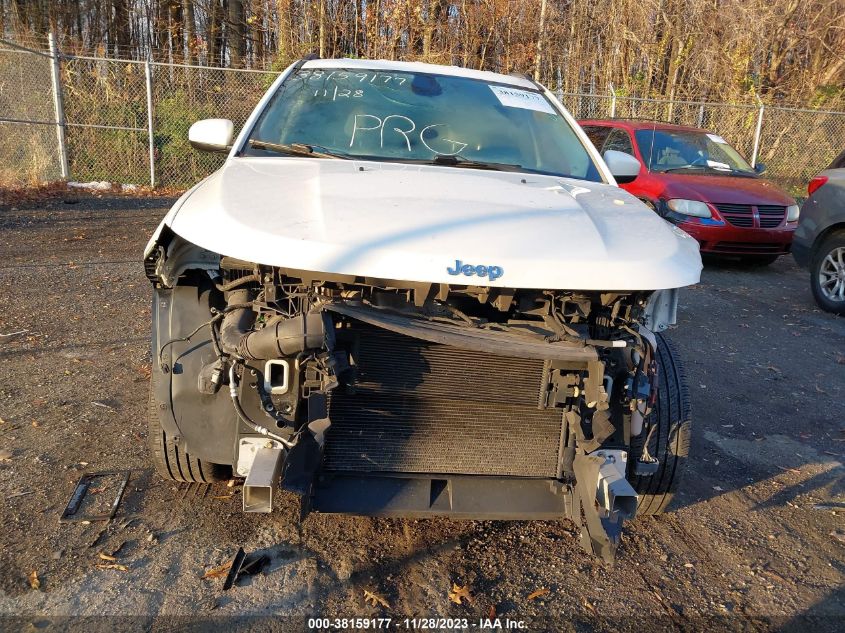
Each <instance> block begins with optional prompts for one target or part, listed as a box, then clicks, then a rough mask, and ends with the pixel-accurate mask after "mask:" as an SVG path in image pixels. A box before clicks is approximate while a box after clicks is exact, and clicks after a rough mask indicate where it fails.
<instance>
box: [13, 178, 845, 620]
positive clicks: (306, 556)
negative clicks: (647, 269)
mask: <svg viewBox="0 0 845 633" xmlns="http://www.w3.org/2000/svg"><path fill="white" fill-rule="evenodd" d="M68 195H70V194H68ZM73 200H76V202H75V203H73V204H68V203H67V202H66V201H64V200H63V199H62V198H61V197H59V198H56V199H53V200H51V201H49V202H47V203H40V204H29V205H28V206H23V207H21V208H9V207H5V208H0V305H2V308H0V333H2V335H3V336H2V338H0V418H2V420H0V451H2V453H0V457H2V461H0V508H2V514H0V516H2V529H0V547H2V549H0V627H2V628H6V627H7V626H8V627H9V628H15V629H21V630H39V631H51V630H59V629H61V628H62V627H64V626H65V625H68V624H71V623H69V622H68V621H67V620H63V619H62V616H92V617H91V618H90V619H86V620H81V621H77V622H74V623H72V624H73V625H76V626H78V628H89V629H90V628H91V627H93V626H95V625H97V624H100V625H102V626H103V628H108V629H109V630H114V629H116V628H143V629H145V630H176V629H180V630H181V629H184V628H186V627H188V626H189V625H195V628H199V625H197V623H196V621H194V620H190V619H180V617H182V616H196V617H200V618H206V619H207V620H205V621H204V622H203V623H202V624H203V626H208V625H218V626H220V627H224V628H229V627H231V626H233V625H235V624H237V625H240V626H242V627H244V628H249V627H256V628H257V627H259V626H260V627H261V628H262V630H266V629H267V628H276V629H279V630H288V629H292V630H303V629H307V624H308V623H307V618H309V617H315V616H317V617H328V618H334V617H354V616H371V617H392V618H394V619H395V620H404V618H405V617H427V616H441V617H457V618H468V619H469V630H475V629H478V628H479V621H478V618H486V617H488V616H490V615H492V613H493V612H494V611H495V614H496V615H497V616H498V617H500V618H503V619H502V621H501V622H502V625H503V626H504V625H505V620H504V618H510V619H511V620H512V621H521V622H523V624H524V626H525V627H527V630H531V631H540V630H555V631H567V630H588V629H591V628H594V627H596V626H598V627H600V628H615V629H617V630H618V629H623V630H625V629H630V630H635V629H636V630H653V629H656V628H663V629H666V630H671V629H686V628H688V629H694V628H696V629H697V628H703V627H705V626H707V627H708V628H710V629H722V628H724V629H737V630H757V629H760V630H769V629H774V630H795V631H799V630H806V629H808V628H810V627H812V628H813V629H815V630H817V631H825V630H831V631H832V630H836V629H837V628H838V627H841V626H842V622H843V621H845V590H843V580H845V521H843V517H845V487H843V479H842V476H843V465H842V464H843V455H844V454H845V320H843V319H837V318H835V317H833V316H831V315H828V314H824V313H821V312H819V311H818V310H816V308H815V306H814V304H813V303H812V300H811V297H810V292H809V288H808V284H807V279H806V273H805V272H803V271H800V270H798V269H797V268H796V267H795V266H794V263H793V262H792V261H791V259H789V258H783V259H782V260H781V261H778V262H777V263H776V264H775V265H773V266H771V267H769V268H757V269H743V268H740V267H737V266H730V265H725V264H721V265H708V267H707V268H706V270H705V272H704V278H703V283H702V284H701V285H699V286H698V287H696V288H693V289H689V290H687V291H685V292H684V294H683V296H682V308H681V311H680V315H679V320H680V322H679V324H678V327H677V329H676V330H674V331H673V332H672V333H671V336H672V338H673V340H674V341H675V342H676V343H677V344H678V346H679V347H680V349H681V351H682V353H683V355H684V358H685V360H686V365H687V371H688V374H689V378H690V388H691V391H692V400H693V414H694V423H695V427H694V428H695V431H694V433H695V435H694V444H693V460H692V463H691V465H690V468H691V472H689V473H688V477H687V480H686V482H687V485H686V492H685V494H683V495H682V496H681V498H680V499H678V500H677V502H676V504H675V508H674V510H673V511H672V512H671V513H669V514H667V515H665V516H663V517H659V518H645V519H639V520H637V521H635V522H633V523H632V524H630V525H629V527H628V530H627V534H626V537H625V542H624V545H623V547H622V549H621V552H620V556H619V559H618V561H617V563H616V564H615V565H614V566H610V565H607V564H603V563H601V562H599V561H597V560H594V559H592V558H591V557H589V556H587V555H586V554H585V553H583V552H582V551H581V549H580V548H579V547H578V545H577V542H576V538H575V537H576V535H575V533H574V530H573V526H572V525H571V524H569V523H567V522H535V523H522V522H514V523H504V522H450V521H445V520H429V521H402V520H385V519H369V518H359V517H343V516H329V515H311V516H310V517H309V518H308V519H307V520H306V521H305V522H304V523H303V524H302V525H298V524H297V521H296V508H297V506H296V504H295V503H294V501H293V500H290V499H286V500H285V503H284V504H283V506H284V507H282V508H280V509H278V510H277V511H276V512H275V513H274V514H273V515H272V516H266V515H244V514H242V513H241V511H240V505H241V498H240V492H239V488H238V487H237V486H236V487H233V488H227V487H226V486H225V485H221V486H215V487H211V488H209V489H206V488H199V487H193V488H189V487H187V486H183V487H180V486H177V485H174V484H173V483H167V482H164V481H162V480H161V479H159V478H157V477H156V476H154V474H153V473H152V472H151V470H150V467H149V462H148V459H147V452H146V445H145V436H146V421H145V404H146V397H147V378H148V375H149V363H150V355H149V349H148V333H149V318H150V307H149V300H150V299H149V297H150V293H149V286H148V282H147V281H146V279H145V277H144V274H143V270H142V266H141V263H140V253H141V250H142V248H143V246H144V243H145V242H146V240H147V237H148V235H149V234H150V232H151V231H152V230H153V228H154V227H155V225H156V224H157V222H158V221H159V219H160V218H161V216H162V215H163V214H164V212H165V210H166V208H167V207H168V206H169V205H170V204H171V202H172V200H170V199H140V200H134V199H129V198H120V197H115V198H103V199H95V198H87V197H84V196H83V197H82V198H81V199H80V198H79V196H76V197H74V198H73ZM16 332H20V333H18V334H15V333H16ZM120 468H129V469H132V479H131V481H130V484H129V487H128V489H127V493H126V495H125V498H124V500H123V503H122V504H121V506H120V508H119V510H118V513H117V516H116V518H115V520H114V521H113V522H112V523H111V524H110V525H109V527H108V528H107V529H105V531H102V525H101V524H99V523H91V524H87V525H85V524H80V523H59V515H60V514H61V512H62V510H63V508H64V507H65V504H66V503H67V501H68V497H69V495H70V493H71V491H72V490H73V488H74V485H75V483H76V481H77V479H78V478H79V476H80V474H81V473H82V472H83V471H89V470H110V469H120ZM110 492H111V491H110V490H104V491H102V492H101V494H102V495H107V494H110ZM130 519H134V520H131V521H130ZM239 546H242V547H244V548H245V549H246V550H247V551H255V550H260V551H263V552H265V553H267V554H268V555H269V556H270V559H271V561H270V564H269V565H268V566H267V567H266V568H265V569H264V571H263V573H261V574H259V575H256V576H253V577H251V578H248V579H246V580H244V581H242V583H241V584H240V585H238V586H236V587H234V588H233V589H232V590H230V591H227V592H223V591H222V580H221V579H212V580H203V579H201V576H202V575H203V573H204V571H205V570H206V569H208V568H209V567H212V566H216V565H220V564H221V563H223V562H225V561H226V560H227V559H228V558H230V557H231V556H232V555H233V554H234V552H235V551H236V550H237V548H238V547H239ZM100 553H106V554H111V553H114V554H115V556H116V558H117V561H116V564H118V565H123V566H125V571H124V570H122V569H119V568H118V569H101V568H98V567H97V566H96V565H98V564H104V565H105V564H109V563H110V562H112V561H105V560H103V559H101V558H99V554H100ZM32 572H36V574H37V579H38V583H40V587H39V588H33V587H32V586H31V585H33V584H36V583H35V582H34V577H33V576H32ZM453 583H457V584H458V585H467V586H468V587H469V588H470V589H471V591H472V594H473V596H474V601H473V602H472V603H471V604H465V605H458V604H454V603H452V602H450V600H449V598H448V593H449V590H450V588H451V587H452V584H453ZM540 589H547V590H548V592H547V593H545V594H544V595H540V596H539V597H533V598H530V597H529V595H530V594H532V592H535V591H537V590H540ZM365 590H367V591H372V592H374V593H375V594H377V595H378V596H379V597H381V598H383V600H384V601H385V603H386V604H387V605H389V606H387V607H386V606H379V605H376V606H372V605H370V604H368V603H365V600H364V591H365ZM541 593H542V592H541ZM12 616H17V617H19V618H20V619H11V618H12ZM94 616H125V617H123V618H122V619H117V618H101V617H100V618H95V617H94ZM162 616H166V617H162ZM248 616H273V618H272V619H254V618H252V617H248ZM234 617H238V618H240V619H239V620H234V619H233V618H234ZM3 623H5V624H3ZM393 628H394V629H395V628H396V627H395V622H394V627H393ZM523 630H525V629H523ZM839 630H842V629H841V628H839Z"/></svg>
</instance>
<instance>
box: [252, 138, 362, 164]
mask: <svg viewBox="0 0 845 633" xmlns="http://www.w3.org/2000/svg"><path fill="white" fill-rule="evenodd" d="M249 146H250V147H254V148H255V149H266V150H270V151H272V152H279V153H282V154H290V155H291V156H310V157H311V158H339V159H342V160H348V159H349V156H348V155H347V154H343V153H342V152H338V151H335V150H332V149H329V148H327V147H323V146H322V145H306V144H305V143H271V142H270V141H260V140H258V139H254V138H253V139H250V140H249Z"/></svg>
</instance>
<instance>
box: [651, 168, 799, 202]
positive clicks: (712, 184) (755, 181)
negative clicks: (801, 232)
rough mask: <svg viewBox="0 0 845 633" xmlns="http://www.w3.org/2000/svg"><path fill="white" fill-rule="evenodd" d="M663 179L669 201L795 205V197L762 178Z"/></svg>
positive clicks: (700, 176)
mask: <svg viewBox="0 0 845 633" xmlns="http://www.w3.org/2000/svg"><path fill="white" fill-rule="evenodd" d="M660 178H661V179H663V180H664V182H665V185H666V188H665V191H664V196H665V197H666V198H683V199H686V200H700V201H702V202H711V203H714V204H772V205H783V206H788V205H790V204H795V200H794V199H793V198H792V196H790V195H789V194H788V193H786V192H785V191H784V190H783V189H781V188H780V187H778V186H777V185H776V184H774V183H772V182H769V181H768V180H764V179H762V178H751V177H743V176H720V175H717V174H707V175H703V174H678V173H674V174H672V173H670V174H660Z"/></svg>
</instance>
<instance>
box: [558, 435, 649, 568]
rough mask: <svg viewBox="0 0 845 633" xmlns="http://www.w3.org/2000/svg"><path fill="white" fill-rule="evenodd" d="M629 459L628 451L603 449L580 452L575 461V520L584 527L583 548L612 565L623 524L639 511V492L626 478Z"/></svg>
mask: <svg viewBox="0 0 845 633" xmlns="http://www.w3.org/2000/svg"><path fill="white" fill-rule="evenodd" d="M626 459H627V453H625V451H620V450H601V451H596V452H595V453H591V454H589V455H585V454H584V453H578V454H577V455H576V456H575V461H574V462H573V469H574V471H575V480H576V484H575V488H574V489H573V491H572V494H573V509H572V514H573V517H572V518H573V520H574V521H575V523H576V525H578V527H579V528H581V547H582V548H583V549H584V550H585V551H586V552H587V553H589V554H594V555H596V556H600V557H601V558H602V559H603V560H604V561H606V562H608V563H612V562H613V561H614V559H615V557H616V549H617V547H618V546H619V539H620V537H621V535H622V523H623V521H624V520H625V519H631V518H633V517H634V515H635V514H636V510H637V493H636V491H635V490H634V489H633V488H632V487H631V484H629V483H628V480H627V479H625V463H626ZM582 513H583V517H584V520H583V522H582V519H581V516H582Z"/></svg>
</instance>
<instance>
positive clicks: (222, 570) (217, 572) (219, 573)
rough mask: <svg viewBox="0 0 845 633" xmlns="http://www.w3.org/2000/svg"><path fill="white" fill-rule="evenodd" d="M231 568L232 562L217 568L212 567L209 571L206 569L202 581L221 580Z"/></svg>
mask: <svg viewBox="0 0 845 633" xmlns="http://www.w3.org/2000/svg"><path fill="white" fill-rule="evenodd" d="M231 568H232V561H229V562H228V563H223V564H222V565H220V566H219V567H212V568H211V569H206V570H205V573H204V574H203V575H202V580H208V579H209V578H222V577H223V576H226V575H227V574H228V573H229V570H230V569H231Z"/></svg>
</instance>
